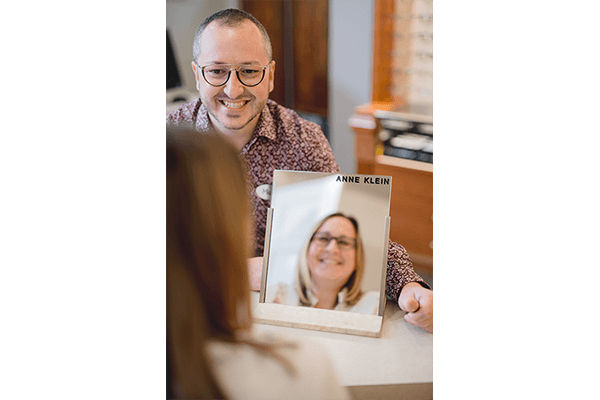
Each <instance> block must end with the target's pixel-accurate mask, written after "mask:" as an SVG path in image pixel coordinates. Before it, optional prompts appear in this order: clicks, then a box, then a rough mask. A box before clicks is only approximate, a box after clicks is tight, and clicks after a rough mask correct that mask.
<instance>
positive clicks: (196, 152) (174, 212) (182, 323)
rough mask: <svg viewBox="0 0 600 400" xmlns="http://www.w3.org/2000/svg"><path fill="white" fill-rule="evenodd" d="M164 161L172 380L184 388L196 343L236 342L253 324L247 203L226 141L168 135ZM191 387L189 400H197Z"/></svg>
mask: <svg viewBox="0 0 600 400" xmlns="http://www.w3.org/2000/svg"><path fill="white" fill-rule="evenodd" d="M166 155H167V187H166V188H167V191H166V192H167V199H166V200H167V220H166V225H167V341H168V344H167V346H168V351H169V358H170V360H169V364H170V365H171V368H172V371H171V373H172V375H171V376H173V377H175V380H176V381H178V382H183V381H185V377H183V375H182V374H185V375H188V374H190V373H191V374H192V375H193V371H194V370H195V369H196V370H197V369H198V365H197V360H198V358H197V357H199V356H202V351H203V350H202V348H201V346H199V345H198V343H203V341H204V340H205V339H207V338H217V339H221V340H234V339H235V335H236V332H237V331H238V330H240V329H247V328H249V327H250V325H251V318H250V305H249V298H248V296H249V285H248V275H247V274H248V272H247V267H246V258H247V256H248V254H247V253H248V251H247V250H248V243H249V238H248V236H249V235H248V233H249V232H250V230H249V229H248V228H249V226H248V224H249V223H250V220H249V204H248V201H247V199H248V198H247V192H246V180H245V176H244V170H243V166H242V164H241V161H240V159H239V156H238V154H237V152H236V151H235V150H234V148H233V147H232V146H231V145H230V144H229V143H228V142H226V141H225V139H224V138H222V137H220V136H218V135H217V134H214V133H198V132H196V131H193V130H191V129H186V128H168V129H167V154H166ZM198 352H200V353H198ZM200 367H202V365H200ZM182 371H185V372H182ZM199 372H201V371H199ZM198 381H201V380H200V379H198ZM189 382H192V383H189ZM190 385H192V386H193V385H194V383H193V380H192V381H188V384H186V385H184V386H185V387H186V392H187V394H190V393H198V391H194V390H193V388H190Z"/></svg>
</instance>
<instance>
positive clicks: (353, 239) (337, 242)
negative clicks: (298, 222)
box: [310, 232, 358, 250]
mask: <svg viewBox="0 0 600 400" xmlns="http://www.w3.org/2000/svg"><path fill="white" fill-rule="evenodd" d="M317 234H320V232H315V233H314V234H313V235H312V237H311V238H310V241H311V242H312V241H315V239H317ZM324 235H327V236H329V240H328V241H327V244H322V247H327V246H329V243H331V241H332V240H335V243H336V244H337V246H338V247H339V248H340V249H346V247H345V246H341V245H340V240H341V239H346V240H349V241H350V243H352V245H351V246H350V247H348V248H347V250H352V249H356V246H357V245H358V240H356V238H351V237H348V236H339V237H337V236H331V235H330V234H324ZM317 245H321V244H320V243H318V241H317Z"/></svg>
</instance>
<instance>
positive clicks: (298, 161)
mask: <svg viewBox="0 0 600 400" xmlns="http://www.w3.org/2000/svg"><path fill="white" fill-rule="evenodd" d="M193 50H194V61H193V62H192V69H193V70H194V75H195V77H196V87H197V89H198V91H199V93H200V97H199V98H198V99H196V100H194V101H192V102H190V103H187V104H184V105H182V106H181V107H179V108H178V109H177V110H175V111H173V112H171V113H170V114H168V115H167V123H187V124H190V123H191V124H193V125H194V127H195V128H196V129H197V130H198V131H206V130H208V129H211V128H212V129H215V130H216V131H217V132H219V133H221V134H223V135H224V136H225V137H227V138H228V139H229V140H230V141H231V143H233V145H234V146H235V147H236V148H237V149H238V150H239V151H240V157H242V158H243V159H244V160H245V161H246V163H247V164H248V166H249V171H248V172H249V179H248V181H249V190H250V191H251V193H252V201H253V205H254V210H253V214H254V221H255V227H256V233H255V237H256V246H255V247H256V252H255V256H256V257H254V258H252V259H250V260H249V262H248V266H249V273H250V279H251V286H252V289H253V290H258V288H259V286H260V275H261V270H262V253H263V249H264V240H265V228H266V217H267V209H268V208H269V206H270V195H269V194H268V193H270V185H272V183H273V171H274V170H275V169H283V170H297V171H315V172H329V173H339V172H340V168H339V166H338V165H337V163H336V161H335V158H334V157H333V153H332V151H331V147H330V146H329V143H328V142H327V139H326V138H325V136H324V135H323V132H322V131H321V129H320V128H319V126H318V125H316V124H314V123H312V122H309V121H306V120H303V119H302V118H300V117H299V116H298V114H297V113H295V112H294V111H292V110H289V109H287V108H284V107H282V106H280V105H278V104H277V103H275V102H274V101H272V100H269V99H268V97H269V93H270V92H271V91H272V90H273V88H274V78H275V61H274V60H273V59H272V50H271V42H270V39H269V35H268V34H267V32H266V31H265V29H264V27H263V26H262V24H261V23H260V22H258V21H257V20H256V19H255V18H254V17H253V16H251V15H250V14H248V13H246V12H244V11H240V10H235V9H229V10H223V11H219V12H218V13H216V14H213V15H211V16H210V17H208V18H207V19H206V20H205V21H204V22H203V23H202V24H201V25H200V27H199V28H198V30H197V32H196V36H195V38H194V48H193ZM386 295H387V297H388V298H389V299H391V300H394V301H397V302H398V305H399V306H400V308H401V309H402V310H404V311H406V312H407V314H406V315H405V319H406V320H407V321H408V322H409V323H411V324H413V325H416V326H419V327H422V328H423V329H425V330H427V331H429V332H433V292H432V291H431V290H430V289H429V288H428V285H427V284H426V283H425V282H424V281H423V279H421V277H419V276H418V275H417V274H416V273H415V272H414V270H413V267H412V262H411V260H410V257H409V256H408V253H407V252H406V250H405V249H404V248H403V247H402V246H400V245H399V244H397V243H393V242H390V245H389V250H388V269H387V276H386Z"/></svg>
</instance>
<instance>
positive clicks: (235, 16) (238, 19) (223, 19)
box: [193, 8, 273, 63]
mask: <svg viewBox="0 0 600 400" xmlns="http://www.w3.org/2000/svg"><path fill="white" fill-rule="evenodd" d="M215 21H216V22H217V23H218V24H219V25H221V26H228V27H231V28H235V27H238V26H240V25H241V24H242V23H244V21H251V22H252V23H253V24H254V25H256V27H257V28H258V30H259V31H260V33H261V35H262V37H263V44H264V46H265V50H266V51H267V56H268V57H269V61H271V60H272V59H273V48H272V47H271V39H270V38H269V34H268V33H267V30H266V29H265V27H264V26H263V25H262V24H261V23H260V22H259V21H258V20H257V19H256V18H254V17H253V16H252V14H250V13H247V12H246V11H243V10H238V9H235V8H229V9H227V10H221V11H219V12H216V13H214V14H213V15H211V16H210V17H208V18H206V19H205V20H204V21H203V22H202V23H201V24H200V26H199V27H198V29H197V30H196V35H195V36H194V46H193V51H194V61H195V62H196V63H197V62H198V57H200V39H201V37H202V33H203V32H204V29H205V28H206V27H207V26H208V25H209V24H210V23H211V22H215Z"/></svg>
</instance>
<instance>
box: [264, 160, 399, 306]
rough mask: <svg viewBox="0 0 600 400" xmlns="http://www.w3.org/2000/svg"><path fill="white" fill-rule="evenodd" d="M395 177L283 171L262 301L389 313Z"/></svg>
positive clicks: (274, 201)
mask: <svg viewBox="0 0 600 400" xmlns="http://www.w3.org/2000/svg"><path fill="white" fill-rule="evenodd" d="M391 180H392V179H391V177H389V176H372V175H345V174H326V173H317V172H298V171H279V170H277V171H275V173H274V176H273V191H272V198H271V208H272V211H271V213H272V220H271V232H270V235H268V236H269V240H268V243H265V251H267V249H268V257H267V261H266V263H265V264H266V265H265V270H264V271H263V282H264V284H263V287H262V288H261V296H260V298H261V302H264V303H273V304H282V305H288V306H298V307H307V308H317V309H329V310H338V311H345V312H352V313H360V314H371V315H382V307H380V302H381V300H382V299H383V296H384V295H385V294H384V287H385V265H386V259H387V248H388V231H387V228H388V227H387V225H386V224H387V222H388V217H389V207H390V194H391V183H392V182H391ZM357 228H358V229H357ZM265 275H266V278H265Z"/></svg>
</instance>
